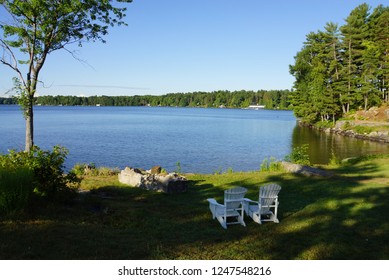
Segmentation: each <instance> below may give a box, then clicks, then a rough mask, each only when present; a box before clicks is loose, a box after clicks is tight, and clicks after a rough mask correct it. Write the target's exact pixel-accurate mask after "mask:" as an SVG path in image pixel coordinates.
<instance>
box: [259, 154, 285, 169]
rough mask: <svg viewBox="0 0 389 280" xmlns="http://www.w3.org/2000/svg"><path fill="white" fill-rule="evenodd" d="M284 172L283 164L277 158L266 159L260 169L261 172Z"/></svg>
mask: <svg viewBox="0 0 389 280" xmlns="http://www.w3.org/2000/svg"><path fill="white" fill-rule="evenodd" d="M280 170H282V166H281V163H280V162H279V161H277V160H276V158H275V157H270V158H269V159H268V158H265V159H264V160H263V161H262V163H261V167H260V171H280Z"/></svg>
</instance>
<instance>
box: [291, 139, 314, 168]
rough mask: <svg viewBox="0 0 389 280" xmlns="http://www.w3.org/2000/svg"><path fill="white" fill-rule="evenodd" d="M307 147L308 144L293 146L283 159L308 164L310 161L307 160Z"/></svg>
mask: <svg viewBox="0 0 389 280" xmlns="http://www.w3.org/2000/svg"><path fill="white" fill-rule="evenodd" d="M308 149H309V145H308V144H304V145H302V146H300V147H296V148H294V149H293V150H292V152H291V153H290V154H289V155H287V156H286V157H285V161H289V162H292V163H297V164H302V165H310V164H311V162H310V160H309V155H308Z"/></svg>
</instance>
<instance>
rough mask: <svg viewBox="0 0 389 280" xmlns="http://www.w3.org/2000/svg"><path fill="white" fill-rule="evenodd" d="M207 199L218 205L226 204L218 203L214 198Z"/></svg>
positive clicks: (210, 202)
mask: <svg viewBox="0 0 389 280" xmlns="http://www.w3.org/2000/svg"><path fill="white" fill-rule="evenodd" d="M207 200H208V202H209V204H212V205H216V206H223V207H224V205H222V204H220V203H218V202H217V201H216V200H215V199H214V198H208V199H207Z"/></svg>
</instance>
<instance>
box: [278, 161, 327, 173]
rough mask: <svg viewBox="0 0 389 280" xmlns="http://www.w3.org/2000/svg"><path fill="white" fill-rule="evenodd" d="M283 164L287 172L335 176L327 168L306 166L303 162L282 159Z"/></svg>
mask: <svg viewBox="0 0 389 280" xmlns="http://www.w3.org/2000/svg"><path fill="white" fill-rule="evenodd" d="M281 165H282V167H283V168H284V169H285V171H287V172H291V173H297V174H303V175H305V176H320V177H331V176H333V173H331V172H328V171H326V170H323V169H318V168H314V167H310V166H305V165H301V164H296V163H291V162H286V161H281Z"/></svg>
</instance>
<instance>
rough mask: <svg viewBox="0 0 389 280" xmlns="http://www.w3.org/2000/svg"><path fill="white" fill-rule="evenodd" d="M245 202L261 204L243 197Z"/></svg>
mask: <svg viewBox="0 0 389 280" xmlns="http://www.w3.org/2000/svg"><path fill="white" fill-rule="evenodd" d="M243 203H256V204H259V202H258V201H255V200H251V199H249V198H244V199H243Z"/></svg>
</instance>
